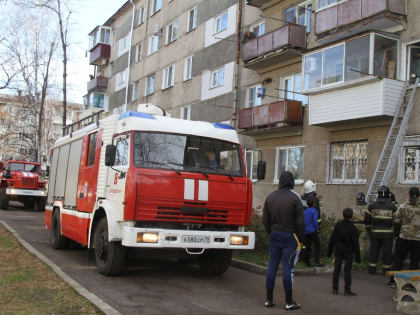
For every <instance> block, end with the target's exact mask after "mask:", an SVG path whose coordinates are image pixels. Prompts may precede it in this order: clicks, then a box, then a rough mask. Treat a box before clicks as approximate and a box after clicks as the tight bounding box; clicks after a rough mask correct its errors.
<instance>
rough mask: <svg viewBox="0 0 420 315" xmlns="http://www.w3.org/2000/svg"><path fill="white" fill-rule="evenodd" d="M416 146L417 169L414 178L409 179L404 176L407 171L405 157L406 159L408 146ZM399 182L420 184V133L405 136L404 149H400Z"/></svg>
mask: <svg viewBox="0 0 420 315" xmlns="http://www.w3.org/2000/svg"><path fill="white" fill-rule="evenodd" d="M413 147H414V148H416V157H415V159H416V160H415V161H414V163H415V170H414V178H413V179H412V180H407V179H405V178H404V177H405V176H404V175H405V174H404V172H405V159H406V153H405V150H406V148H413ZM398 182H399V183H400V184H411V185H419V184H420V135H416V136H407V137H405V140H404V143H403V146H402V150H401V151H400V157H399V163H398Z"/></svg>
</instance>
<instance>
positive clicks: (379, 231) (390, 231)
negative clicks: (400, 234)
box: [372, 229, 394, 233]
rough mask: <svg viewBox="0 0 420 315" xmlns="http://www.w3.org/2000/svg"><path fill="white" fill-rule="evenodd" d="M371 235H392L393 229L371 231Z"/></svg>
mask: <svg viewBox="0 0 420 315" xmlns="http://www.w3.org/2000/svg"><path fill="white" fill-rule="evenodd" d="M372 232H373V233H394V230H393V229H390V230H372Z"/></svg>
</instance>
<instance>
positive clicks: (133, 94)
mask: <svg viewBox="0 0 420 315" xmlns="http://www.w3.org/2000/svg"><path fill="white" fill-rule="evenodd" d="M139 87H140V85H139V81H136V82H134V83H133V84H132V89H131V101H132V102H133V101H137V100H138V98H139V91H140V89H139Z"/></svg>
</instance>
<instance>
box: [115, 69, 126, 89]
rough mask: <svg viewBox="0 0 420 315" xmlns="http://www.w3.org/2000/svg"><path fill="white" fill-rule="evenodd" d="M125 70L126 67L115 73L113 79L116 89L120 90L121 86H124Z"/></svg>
mask: <svg viewBox="0 0 420 315" xmlns="http://www.w3.org/2000/svg"><path fill="white" fill-rule="evenodd" d="M127 71H128V68H125V69H124V70H123V71H121V72H118V73H117V75H116V81H115V85H116V90H121V89H122V88H124V87H126V84H127Z"/></svg>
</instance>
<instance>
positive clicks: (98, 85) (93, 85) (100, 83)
mask: <svg viewBox="0 0 420 315" xmlns="http://www.w3.org/2000/svg"><path fill="white" fill-rule="evenodd" d="M107 83H108V79H107V78H105V77H95V78H93V79H92V80H90V81H89V82H88V84H87V90H88V92H90V91H93V90H96V89H106V88H107Z"/></svg>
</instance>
